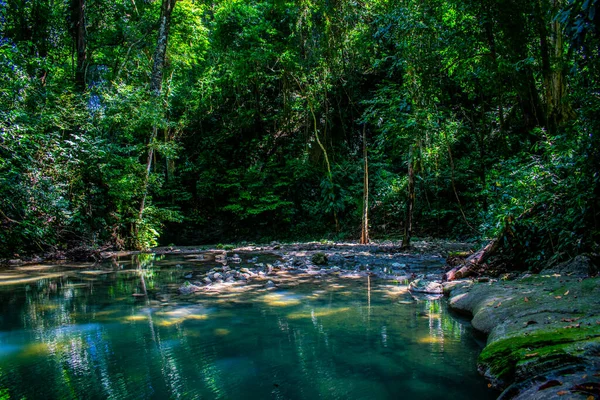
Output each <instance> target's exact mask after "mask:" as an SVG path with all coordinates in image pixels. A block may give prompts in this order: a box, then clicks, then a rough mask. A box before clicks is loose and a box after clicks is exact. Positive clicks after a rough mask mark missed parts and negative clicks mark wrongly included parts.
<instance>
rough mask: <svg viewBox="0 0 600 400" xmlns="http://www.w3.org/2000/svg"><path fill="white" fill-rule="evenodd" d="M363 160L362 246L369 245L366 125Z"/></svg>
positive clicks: (363, 136) (364, 127) (364, 129)
mask: <svg viewBox="0 0 600 400" xmlns="http://www.w3.org/2000/svg"><path fill="white" fill-rule="evenodd" d="M362 139H363V158H364V163H365V176H364V189H363V213H362V230H361V235H360V244H367V243H369V159H368V157H367V134H366V124H364V125H363V134H362Z"/></svg>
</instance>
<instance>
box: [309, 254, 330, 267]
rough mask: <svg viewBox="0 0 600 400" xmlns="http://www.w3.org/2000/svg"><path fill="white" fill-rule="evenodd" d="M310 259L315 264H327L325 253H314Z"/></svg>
mask: <svg viewBox="0 0 600 400" xmlns="http://www.w3.org/2000/svg"><path fill="white" fill-rule="evenodd" d="M311 261H312V263H313V264H315V265H325V264H327V255H326V254H325V253H320V252H319V253H315V254H313V256H312V258H311Z"/></svg>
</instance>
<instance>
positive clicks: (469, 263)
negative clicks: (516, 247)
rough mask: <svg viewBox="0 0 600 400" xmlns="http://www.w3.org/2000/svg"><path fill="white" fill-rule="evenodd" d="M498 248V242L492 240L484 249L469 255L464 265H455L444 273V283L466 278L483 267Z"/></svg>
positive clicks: (497, 240)
mask: <svg viewBox="0 0 600 400" xmlns="http://www.w3.org/2000/svg"><path fill="white" fill-rule="evenodd" d="M499 247H500V240H499V239H494V240H492V241H491V242H489V243H488V244H487V245H486V246H485V247H483V248H482V249H480V250H479V251H477V252H476V253H473V254H471V255H470V256H469V257H467V259H466V260H465V262H464V263H462V264H460V265H457V266H456V267H454V268H452V269H451V270H450V271H448V272H446V274H445V275H444V278H445V280H446V281H453V280H455V279H462V278H466V277H468V276H470V275H473V274H474V273H475V269H476V268H478V267H480V266H481V265H483V263H484V262H485V261H486V260H487V259H488V258H489V257H490V256H491V255H492V254H494V253H495V252H496V251H498V248H499Z"/></svg>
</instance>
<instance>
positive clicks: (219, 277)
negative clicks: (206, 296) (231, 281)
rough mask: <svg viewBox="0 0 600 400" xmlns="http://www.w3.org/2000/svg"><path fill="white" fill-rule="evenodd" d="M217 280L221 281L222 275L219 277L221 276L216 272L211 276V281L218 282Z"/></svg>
mask: <svg viewBox="0 0 600 400" xmlns="http://www.w3.org/2000/svg"><path fill="white" fill-rule="evenodd" d="M219 279H223V275H221V274H220V273H218V272H215V273H214V274H213V276H212V280H213V281H218V280H219Z"/></svg>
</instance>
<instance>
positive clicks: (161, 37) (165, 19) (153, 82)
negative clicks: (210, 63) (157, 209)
mask: <svg viewBox="0 0 600 400" xmlns="http://www.w3.org/2000/svg"><path fill="white" fill-rule="evenodd" d="M176 1H177V0H163V2H162V7H161V11H160V26H159V29H158V38H157V40H156V49H155V51H154V64H153V66H152V76H151V78H150V93H151V94H152V95H153V96H154V97H155V100H156V101H157V102H160V101H161V99H160V95H161V91H162V80H163V72H164V71H163V70H164V66H165V60H166V55H167V42H168V39H169V30H170V28H171V14H172V13H173V8H174V7H175V2H176ZM157 132H158V127H157V126H154V127H153V128H152V134H151V135H150V139H149V140H148V158H147V159H146V174H145V175H144V183H143V187H144V189H143V194H142V200H141V201H140V209H139V213H138V221H137V223H136V226H135V232H134V233H135V235H136V238H135V239H136V242H137V234H138V232H139V224H140V223H141V221H142V218H143V216H144V209H145V208H146V198H147V196H148V180H149V178H150V171H151V169H152V158H153V156H154V147H153V143H154V140H155V139H156V135H157ZM136 247H142V244H140V243H136Z"/></svg>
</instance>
